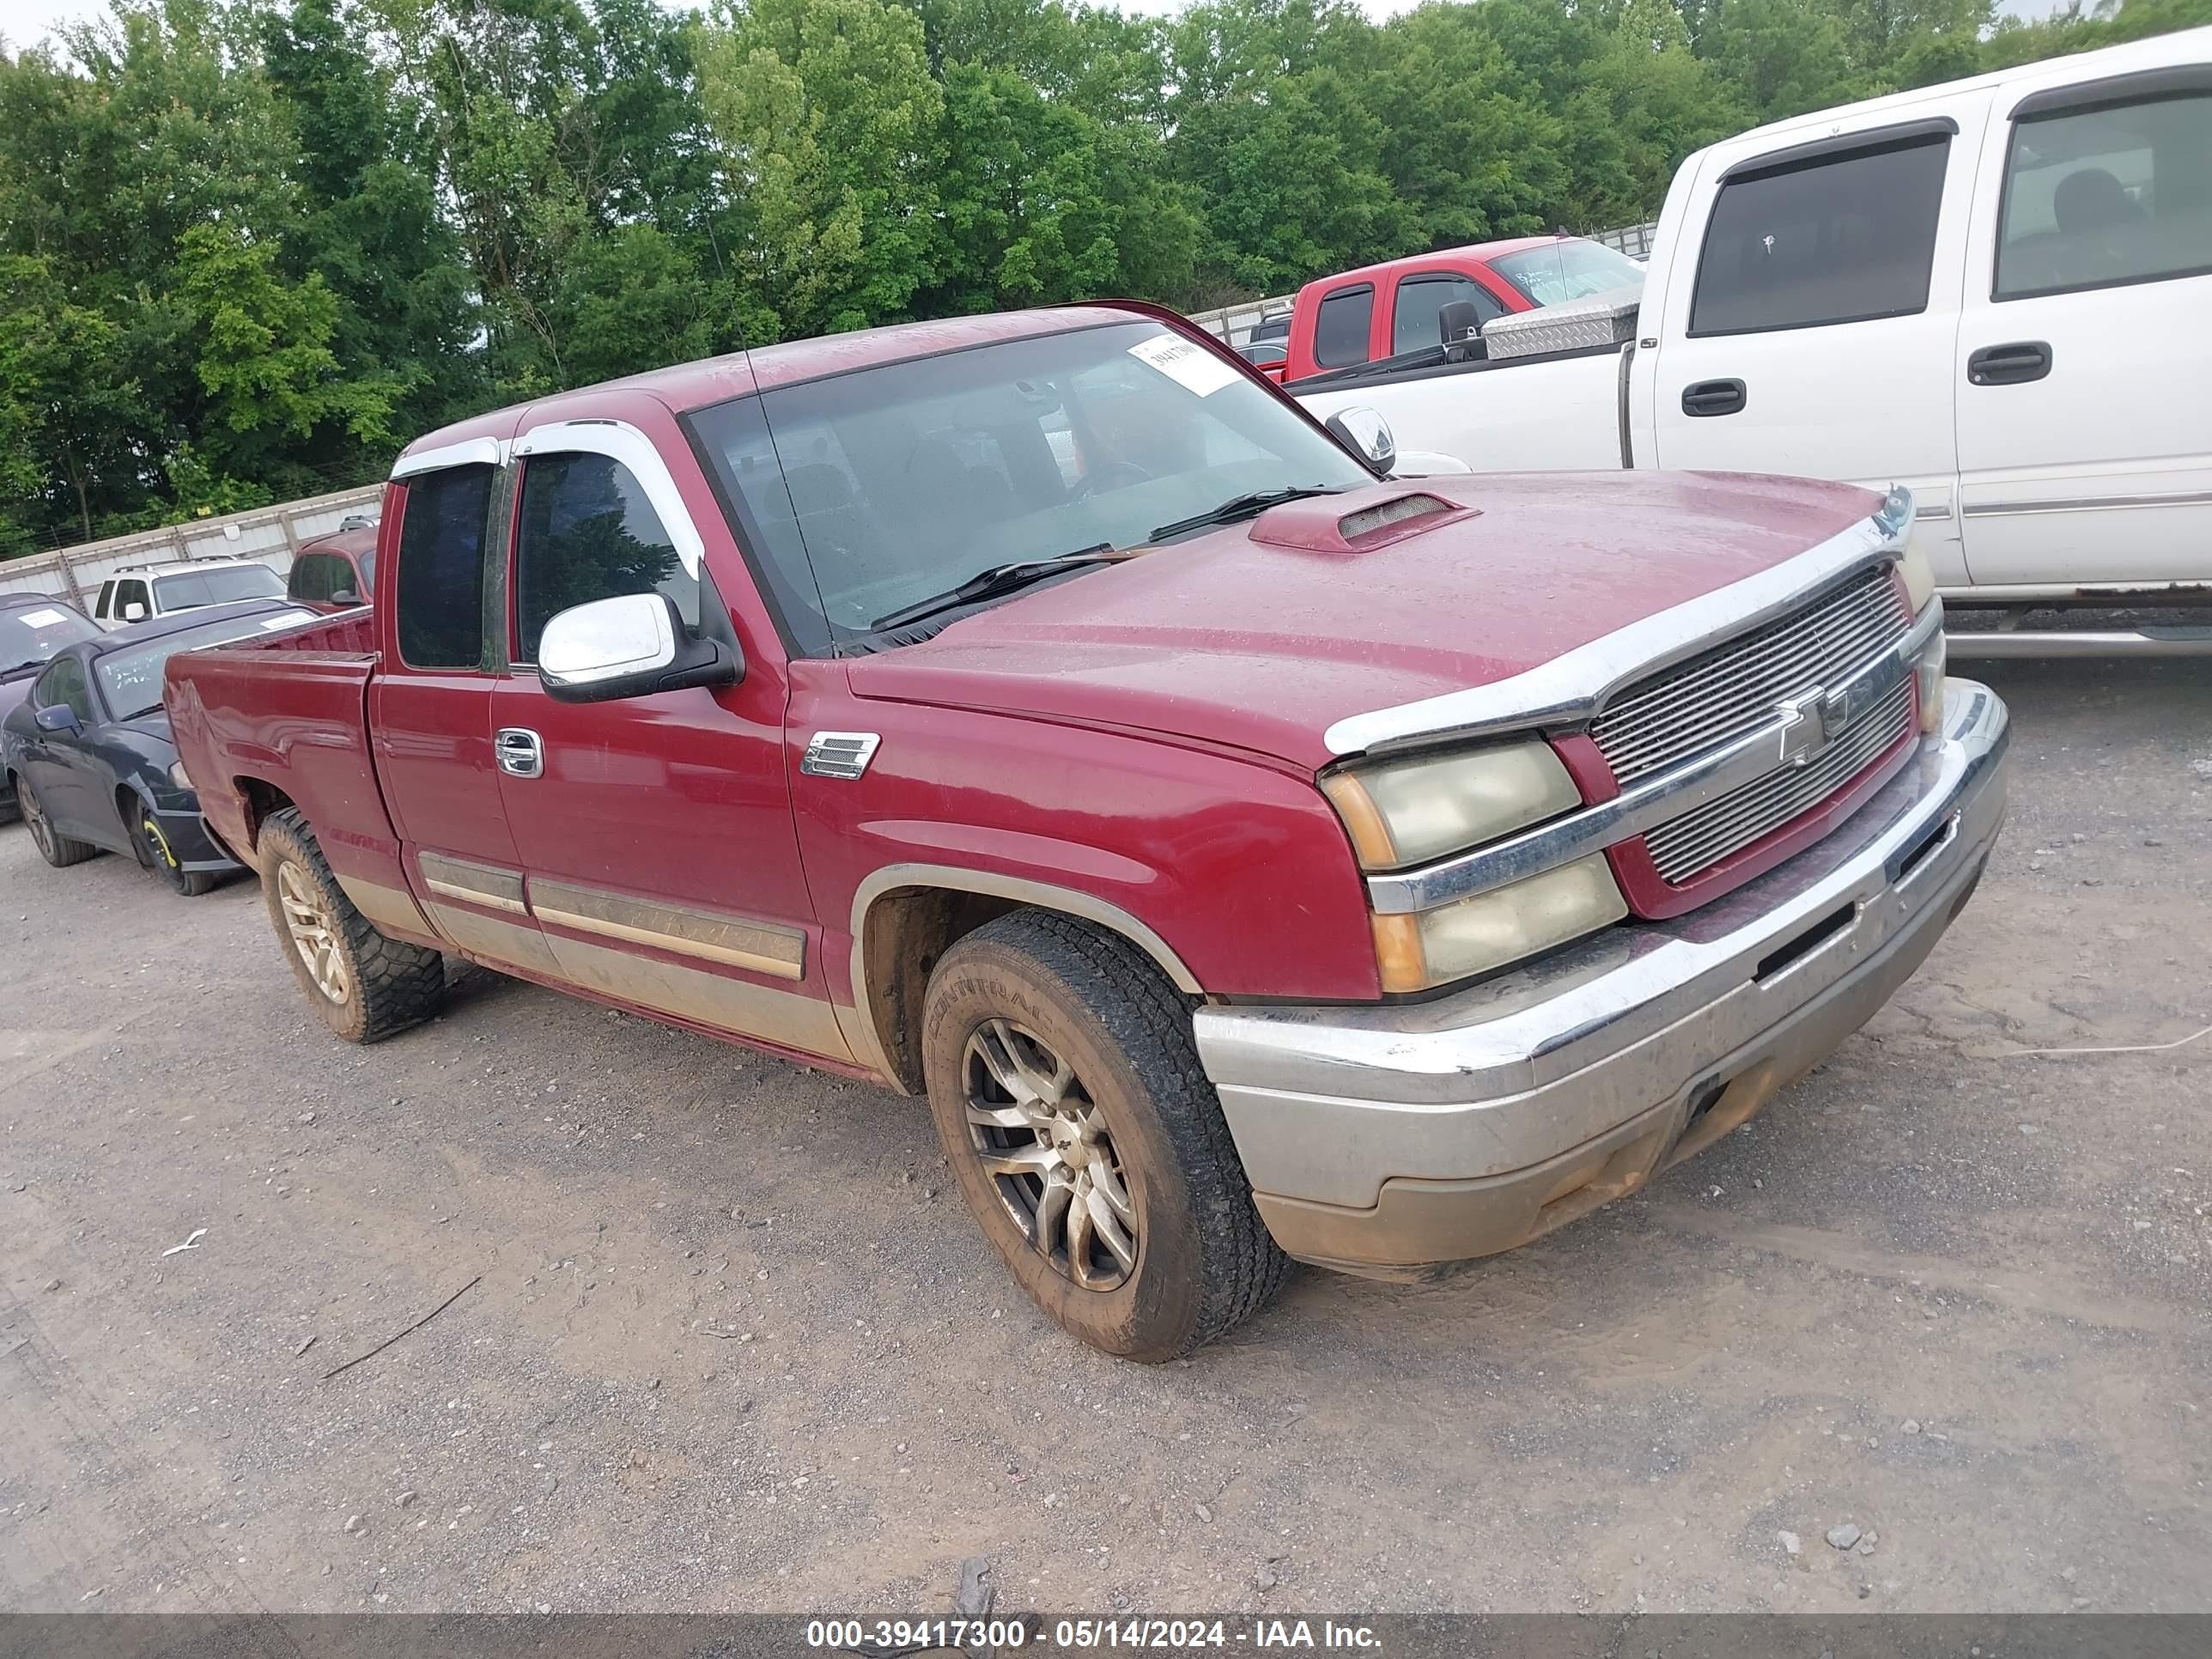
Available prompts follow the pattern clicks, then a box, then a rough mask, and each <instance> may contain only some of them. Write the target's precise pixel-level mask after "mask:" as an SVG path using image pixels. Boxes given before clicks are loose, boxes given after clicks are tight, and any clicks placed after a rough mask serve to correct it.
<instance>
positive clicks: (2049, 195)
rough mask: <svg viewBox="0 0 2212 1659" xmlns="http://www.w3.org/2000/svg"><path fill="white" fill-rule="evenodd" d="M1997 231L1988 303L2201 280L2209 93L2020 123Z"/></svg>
mask: <svg viewBox="0 0 2212 1659" xmlns="http://www.w3.org/2000/svg"><path fill="white" fill-rule="evenodd" d="M1998 223H1999V227H2000V228H1999V230H1998V233H1997V265H1996V291H1995V294H1994V295H1993V297H1994V298H1996V299H1998V300H2025V299H2028V298H2030V297H2032V296H2033V295H2039V294H2066V293H2072V292H2075V291H2077V290H2081V289H2098V288H2120V287H2124V286H2127V285H2129V284H2131V283H2155V282H2160V281H2164V280H2166V279H2167V278H2170V277H2175V276H2199V275H2202V274H2203V273H2205V272H2207V271H2212V93H2202V92H2200V93H2195V94H2182V95H2167V96H2164V97H2152V98H2144V99H2141V100H2136V101H2134V102H2129V103H2113V104H2106V105H2100V106H2096V107H2093V108H2081V109H2073V110H2067V109H2063V108H2062V109H2058V110H2054V111H2052V112H2051V113H2049V114H2038V115H2033V116H2029V117H2027V118H2023V119H2022V120H2021V121H2020V122H2018V123H2017V124H2016V125H2015V126H2014V128H2013V133H2012V145H2011V149H2009V151H2008V153H2007V155H2006V157H2005V180H2004V202H2003V205H2002V209H2001V210H2000V218H1999V221H1998Z"/></svg>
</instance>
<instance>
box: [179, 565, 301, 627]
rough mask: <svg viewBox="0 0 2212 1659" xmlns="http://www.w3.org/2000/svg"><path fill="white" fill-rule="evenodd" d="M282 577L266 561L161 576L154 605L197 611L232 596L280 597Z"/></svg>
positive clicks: (226, 601)
mask: <svg viewBox="0 0 2212 1659" xmlns="http://www.w3.org/2000/svg"><path fill="white" fill-rule="evenodd" d="M283 597H284V579H283V577H281V576H279V575H278V574H276V572H275V571H273V570H271V569H270V568H269V567H268V566H267V565H265V564H228V565H222V566H221V567H219V568H216V569H214V570H193V571H187V572H185V573H184V574H179V575H175V576H163V577H161V578H160V579H158V580H156V581H155V584H154V605H155V609H156V610H158V611H161V612H162V613H163V614H165V615H166V614H167V612H169V611H197V609H198V608H199V607H200V606H202V605H228V604H230V603H231V602H232V601H233V600H234V599H283Z"/></svg>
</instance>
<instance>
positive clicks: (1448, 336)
mask: <svg viewBox="0 0 2212 1659" xmlns="http://www.w3.org/2000/svg"><path fill="white" fill-rule="evenodd" d="M1437 337H1438V338H1439V339H1440V340H1441V342H1442V343H1443V349H1444V356H1446V357H1447V358H1449V360H1450V361H1452V362H1466V361H1467V359H1468V358H1470V357H1480V356H1482V355H1483V350H1482V313H1480V312H1479V311H1477V310H1476V309H1475V308H1474V301H1472V300H1449V301H1445V302H1444V303H1443V305H1441V306H1439V307H1437Z"/></svg>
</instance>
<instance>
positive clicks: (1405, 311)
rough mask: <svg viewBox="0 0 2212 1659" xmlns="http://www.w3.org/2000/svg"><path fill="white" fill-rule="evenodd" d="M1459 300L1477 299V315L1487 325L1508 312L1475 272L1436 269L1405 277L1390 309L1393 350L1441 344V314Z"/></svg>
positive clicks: (1394, 351) (1475, 302)
mask: <svg viewBox="0 0 2212 1659" xmlns="http://www.w3.org/2000/svg"><path fill="white" fill-rule="evenodd" d="M1455 300H1467V301H1472V302H1473V304H1474V313H1475V316H1476V318H1477V319H1479V320H1480V322H1481V323H1482V325H1484V326H1485V327H1488V326H1489V325H1490V322H1491V320H1492V319H1493V318H1497V317H1502V316H1504V314H1505V307H1504V306H1502V305H1500V304H1498V301H1497V300H1496V298H1495V297H1493V296H1492V294H1491V292H1490V290H1489V289H1486V288H1485V287H1483V285H1482V284H1481V283H1478V282H1476V281H1475V280H1474V277H1472V276H1451V275H1449V273H1446V272H1442V271H1439V272H1436V273H1434V274H1432V275H1430V276H1406V277H1401V279H1400V280H1399V283H1398V297H1397V300H1396V301H1395V305H1394V307H1393V308H1392V310H1391V313H1390V353H1391V355H1392V356H1401V355H1402V354H1404V353H1406V352H1408V351H1419V350H1421V349H1423V348H1425V347H1427V346H1432V345H1441V344H1442V343H1443V334H1442V333H1441V332H1440V331H1439V325H1438V323H1437V317H1438V315H1439V314H1440V313H1442V312H1443V308H1444V307H1446V306H1448V305H1449V304H1451V303H1452V301H1455Z"/></svg>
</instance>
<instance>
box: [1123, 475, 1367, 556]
mask: <svg viewBox="0 0 2212 1659" xmlns="http://www.w3.org/2000/svg"><path fill="white" fill-rule="evenodd" d="M1342 494H1344V486H1342V485H1340V484H1293V485H1291V487H1290V488H1288V489H1248V490H1246V491H1245V492H1244V493H1243V495H1231V497H1230V498H1229V499H1228V500H1227V501H1224V502H1222V503H1221V505H1220V506H1218V507H1209V508H1207V509H1206V511H1205V512H1203V513H1192V514H1191V515H1190V517H1188V519H1177V520H1176V521H1175V522H1174V523H1173V524H1164V525H1161V526H1158V528H1156V529H1155V530H1154V531H1153V532H1152V537H1151V539H1152V540H1153V541H1156V542H1164V541H1165V540H1166V539H1167V538H1169V537H1170V536H1180V535H1182V533H1183V532H1185V531H1186V530H1210V529H1212V527H1213V526H1215V525H1218V524H1234V523H1236V522H1237V520H1239V519H1249V518H1255V517H1257V516H1258V515H1259V514H1260V513H1264V512H1266V511H1267V509H1268V508H1269V507H1277V506H1279V505H1280V504H1281V503H1283V502H1285V501H1304V499H1305V498H1306V497H1307V496H1309V495H1342Z"/></svg>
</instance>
